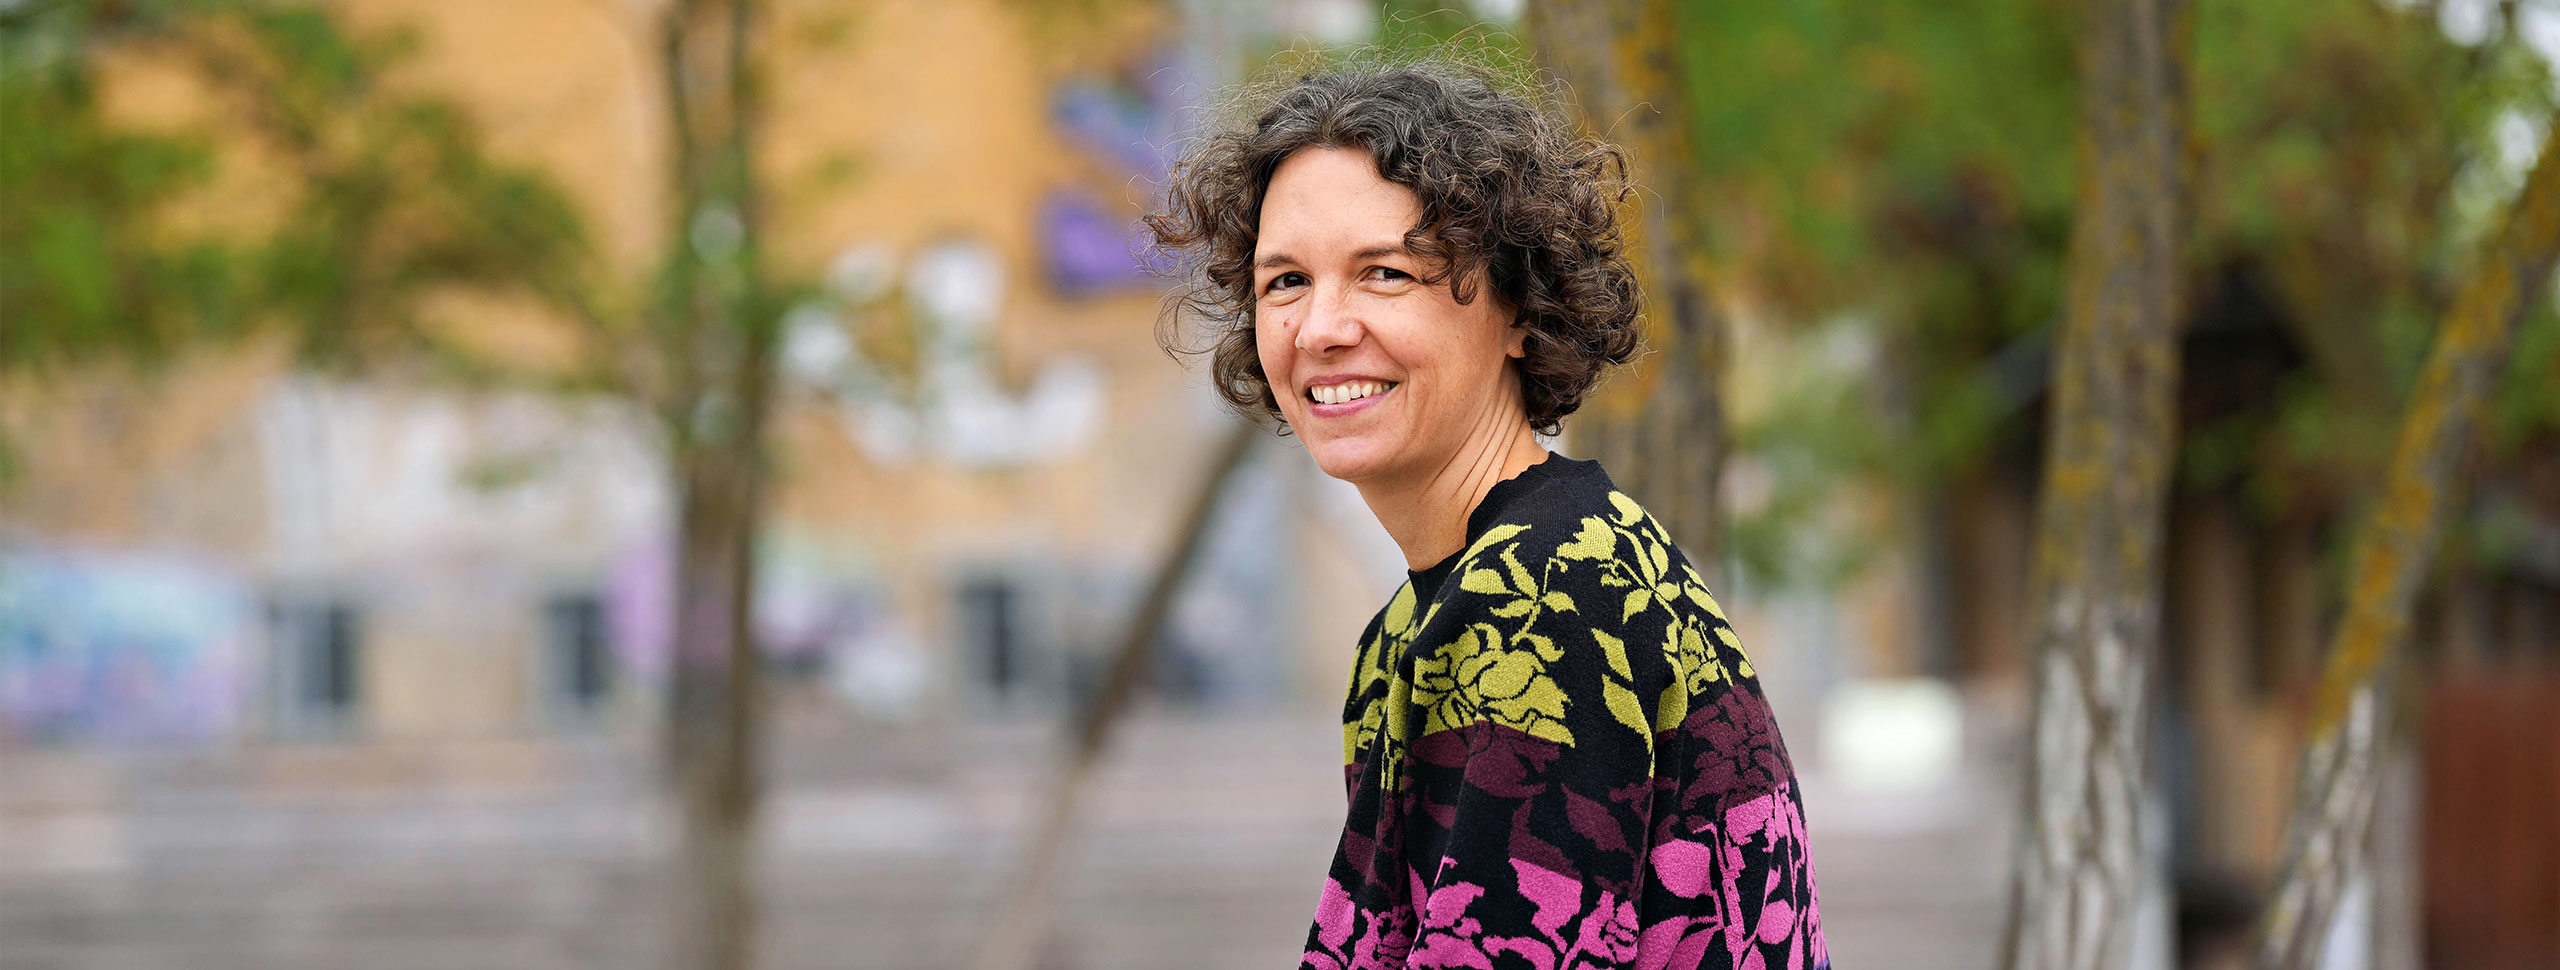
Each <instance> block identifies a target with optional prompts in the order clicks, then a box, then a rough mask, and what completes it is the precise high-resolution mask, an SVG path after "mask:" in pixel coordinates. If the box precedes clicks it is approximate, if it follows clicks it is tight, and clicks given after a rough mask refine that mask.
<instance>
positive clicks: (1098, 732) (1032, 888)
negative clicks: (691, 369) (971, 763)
mask: <svg viewBox="0 0 2560 970" xmlns="http://www.w3.org/2000/svg"><path fill="white" fill-rule="evenodd" d="M1260 437H1262V431H1261V429H1260V428H1259V427H1257V426H1255V425H1252V424H1243V423H1239V424H1237V425H1236V426H1235V428H1234V429H1233V430H1230V431H1229V432H1227V438H1226V441H1225V443H1224V444H1221V445H1219V446H1218V451H1217V453H1216V455H1215V456H1214V457H1212V458H1211V459H1210V460H1209V469H1208V471H1207V473H1206V474H1204V475H1203V476H1202V477H1201V479H1200V487H1199V490H1198V491H1196V492H1193V493H1192V497H1191V507H1190V509H1189V510H1188V511H1187V512H1186V513H1185V514H1184V515H1183V517H1182V522H1181V524H1180V525H1179V526H1178V527H1177V528H1178V531H1177V532H1176V533H1175V535H1174V540H1173V547H1172V548H1170V549H1167V550H1165V556H1164V559H1163V560H1162V561H1161V562H1159V563H1158V564H1157V565H1156V571H1155V578H1154V579H1153V580H1152V581H1151V582H1149V583H1148V584H1147V594H1146V597H1145V598H1144V599H1142V600H1139V601H1138V605H1137V608H1136V609H1135V611H1134V612H1132V613H1131V614H1130V615H1129V623H1128V625H1127V626H1126V627H1123V628H1122V631H1121V635H1120V644H1119V647H1118V648H1117V649H1115V650H1113V651H1112V653H1111V661H1110V666H1109V667H1108V668H1106V669H1105V671H1104V673H1103V677H1102V683H1101V684H1100V686H1098V687H1096V688H1095V689H1094V692H1093V694H1092V695H1091V696H1089V697H1086V698H1085V699H1084V700H1083V702H1082V703H1081V704H1079V705H1078V706H1077V709H1076V714H1075V720H1074V721H1072V722H1071V723H1069V724H1068V734H1067V738H1066V744H1065V748H1066V750H1065V752H1064V754H1063V756H1062V757H1060V758H1059V759H1058V760H1057V761H1056V762H1055V764H1056V765H1057V767H1056V768H1055V769H1054V773H1053V774H1051V775H1050V776H1049V778H1048V784H1047V785H1046V786H1045V787H1044V788H1043V789H1042V791H1043V792H1044V797H1043V798H1042V799H1041V803H1040V804H1041V805H1042V807H1043V809H1044V811H1043V812H1042V814H1041V819H1040V827H1039V828H1038V829H1037V830H1035V831H1034V832H1033V833H1032V834H1031V836H1030V839H1029V840H1028V846H1029V850H1030V851H1029V852H1028V853H1027V854H1025V855H1024V856H1023V857H1022V861H1021V862H1020V864H1019V865H1017V866H1016V867H1015V869H1014V874H1013V875H1012V876H1011V877H1010V878H1007V879H1006V880H1005V881H1004V882H1002V883H1001V884H1000V885H1002V886H1004V887H1005V891H1004V896H1003V898H1002V899H1001V900H999V901H998V903H997V905H996V916H995V920H994V922H993V924H992V925H991V926H990V927H989V928H988V931H987V933H986V935H985V936H984V937H983V938H981V940H980V942H979V946H978V953H977V958H976V960H975V961H974V962H973V963H972V964H971V966H972V967H975V968H976V970H1028V968H1030V967H1031V966H1032V965H1033V963H1032V960H1033V958H1034V957H1036V956H1038V954H1039V946H1040V938H1041V934H1042V931H1043V928H1044V924H1045V923H1046V921H1047V913H1048V892H1049V884H1050V883H1052V882H1055V881H1056V879H1057V870H1058V860H1059V859H1060V858H1061V857H1063V856H1065V855H1066V845H1067V839H1068V835H1069V830H1070V829H1071V828H1073V826H1074V823H1075V816H1076V807H1077V804H1078V802H1080V801H1081V800H1082V796H1083V794H1084V789H1085V785H1086V783H1087V782H1089V781H1090V780H1091V779H1092V776H1093V769H1094V766H1095V765H1096V764H1097V763H1099V762H1100V761H1101V760H1102V751H1103V748H1104V747H1105V746H1106V745H1107V744H1108V743H1109V741H1110V738H1111V729H1112V727H1113V726H1114V725H1115V724H1117V723H1118V722H1119V720H1120V717H1121V715H1122V714H1123V713H1125V712H1126V711H1127V710H1128V707H1129V702H1130V699H1131V698H1132V697H1134V696H1136V694H1137V685H1138V674H1139V672H1140V671H1143V670H1145V669H1146V661H1147V657H1148V655H1149V653H1150V652H1152V651H1153V649H1154V647H1155V643H1156V640H1157V639H1158V634H1159V633H1160V632H1161V631H1162V630H1163V629H1164V621H1165V618H1166V617H1167V616H1169V615H1171V614H1172V612H1173V597H1174V594H1175V593H1178V592H1181V590H1182V580H1183V579H1184V577H1187V576H1189V575H1190V574H1191V564H1192V563H1193V562H1194V561H1196V560H1198V559H1199V557H1200V549H1201V547H1202V546H1203V545H1204V544H1205V543H1206V541H1207V539H1208V536H1209V524H1210V522H1211V521H1213V520H1214V519H1215V517H1216V513H1217V510H1218V498H1219V496H1221V495H1224V494H1225V493H1226V483H1227V480H1228V479H1230V478H1233V477H1235V472H1236V469H1238V468H1240V467H1243V465H1244V461H1245V458H1246V457H1247V456H1249V455H1251V454H1252V452H1253V443H1254V441H1255V440H1256V439H1259V438H1260Z"/></svg>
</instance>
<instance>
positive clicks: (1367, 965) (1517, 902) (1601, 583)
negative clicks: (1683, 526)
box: [1300, 455, 1830, 970]
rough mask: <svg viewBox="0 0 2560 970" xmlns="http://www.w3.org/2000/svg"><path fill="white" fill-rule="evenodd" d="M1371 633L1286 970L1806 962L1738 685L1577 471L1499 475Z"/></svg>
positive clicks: (1750, 682)
mask: <svg viewBox="0 0 2560 970" xmlns="http://www.w3.org/2000/svg"><path fill="white" fill-rule="evenodd" d="M1467 535H1468V537H1469V542H1468V544H1467V547H1466V548H1465V549H1464V550H1462V551H1460V552H1459V553H1457V554H1455V555H1453V556H1451V557H1449V559H1448V560H1446V561H1444V562H1442V563H1439V564H1436V565H1434V566H1432V567H1431V568H1429V569H1426V570H1420V571H1416V572H1414V573H1412V574H1411V576H1410V577H1409V578H1408V580H1407V581H1406V582H1405V583H1404V584H1403V585H1402V586H1401V587H1399V588H1398V589H1397V590H1396V592H1395V594H1394V595H1393V596H1392V597H1390V598H1389V600H1388V601H1387V604H1386V606H1385V607H1384V608H1382V609H1380V610H1379V611H1378V614H1377V615H1376V616H1375V617H1373V618H1371V620H1370V622H1369V626H1368V629H1367V630H1366V631H1365V632H1364V633H1363V635H1362V638H1361V644H1360V650H1359V654H1358V657H1357V659H1356V660H1355V662H1354V664H1353V667H1352V671H1351V681H1350V685H1349V689H1348V696H1347V698H1346V700H1345V704H1344V708H1343V774H1344V783H1345V790H1346V793H1347V795H1348V796H1349V814H1348V816H1347V817H1346V819H1345V822H1344V826H1343V832H1342V838H1341V841H1340V843H1339V845H1338V847H1337V849H1336V851H1335V854H1334V858H1333V862H1332V866H1331V871H1330V872H1329V873H1328V875H1327V878H1326V880H1325V886H1324V891H1323V894H1322V896H1321V898H1320V899H1319V900H1318V903H1317V907H1316V914H1315V920H1314V925H1312V926H1311V927H1310V928H1309V930H1308V934H1307V945H1306V952H1305V956H1304V958H1303V959H1302V960H1301V963H1300V967H1301V970H1383V968H1407V967H1412V968H1422V967H1467V968H1478V970H1507V968H1536V970H1582V968H1593V970H1692V968H1718V970H1821V968H1826V967H1828V966H1829V965H1830V956H1829V953H1828V951H1827V949H1826V948H1825V947H1824V945H1823V939H1822V915H1821V906H1820V904H1819V903H1818V901H1817V897H1816V894H1815V891H1814V875H1813V862H1812V859H1811V857H1810V856H1809V855H1808V854H1807V852H1806V848H1805V844H1806V839H1805V825H1804V809H1803V803H1802V800H1801V798H1800V797H1799V795H1798V794H1797V792H1796V788H1795V773H1794V770H1793V768H1792V767H1790V765H1789V763H1788V760H1787V753H1786V746H1785V744H1784V743H1783V742H1782V741H1781V740H1780V738H1779V735H1778V729H1777V724H1776V722H1775V720H1774V719H1773V718H1772V717H1771V715H1770V712H1769V706H1768V703H1767V700H1766V698H1765V697H1763V696H1762V694H1761V691H1760V686H1759V681H1758V679H1757V678H1758V673H1757V671H1756V670H1754V669H1753V667H1752V666H1751V661H1750V659H1749V658H1748V657H1747V656H1745V655H1744V654H1743V651H1742V645H1741V642H1740V640H1739V639H1738V638H1737V637H1736V636H1735V635H1734V632H1733V627H1732V626H1731V624H1729V623H1727V622H1726V621H1725V617H1724V612H1723V609H1722V607H1720V606H1719V605H1718V604H1717V603H1716V601H1715V597H1714V596H1713V595H1712V594H1710V593H1709V592H1708V590H1707V587H1706V584H1705V583H1704V582H1703V581H1702V580H1701V579H1700V578H1699V575H1698V572H1697V570H1696V569H1694V568H1692V567H1691V566H1690V564H1689V562H1688V560H1687V557H1686V556H1685V555H1683V554H1682V553H1681V551H1680V550H1679V549H1678V547H1677V546H1675V545H1674V544H1673V543H1672V542H1671V541H1670V540H1669V539H1668V538H1667V537H1666V536H1665V535H1664V533H1663V531H1662V528H1661V526H1660V524H1659V523H1658V522H1656V521H1655V520H1654V518H1653V517H1652V516H1651V515H1650V514H1648V513H1647V512H1645V510H1644V509H1643V508H1642V507H1641V506H1639V505H1638V504H1637V503H1636V502H1635V501H1634V500H1633V499H1632V498H1629V497H1628V496H1627V495H1626V494H1625V493H1623V492H1620V491H1618V490H1617V489H1616V487H1615V486H1614V485H1612V484H1611V483H1610V481H1609V479H1608V476H1607V474H1606V473H1605V472H1603V471H1602V470H1601V469H1600V467H1599V465H1598V464H1597V463H1594V462H1588V461H1574V460H1571V459H1567V458H1564V457H1563V456H1560V455H1558V456H1550V457H1548V458H1547V459H1546V460H1544V461H1542V462H1540V463H1538V464H1536V465H1532V466H1530V467H1529V469H1528V470H1526V471H1524V472H1522V473H1521V474H1520V475H1519V476H1516V477H1514V478H1512V479H1509V480H1506V481H1504V482H1501V483H1499V484H1497V485H1496V486H1495V487H1494V488H1493V490H1492V491H1491V492H1489V493H1488V494H1487V495H1486V496H1485V499H1484V501H1483V502H1481V503H1480V504H1479V505H1478V507H1477V509H1476V511H1475V513H1474V514H1473V515H1471V516H1470V517H1469V521H1468V529H1467Z"/></svg>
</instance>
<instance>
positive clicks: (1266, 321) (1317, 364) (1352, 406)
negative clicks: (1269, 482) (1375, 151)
mask: <svg viewBox="0 0 2560 970" xmlns="http://www.w3.org/2000/svg"><path fill="white" fill-rule="evenodd" d="M1421 216H1422V205H1421V201H1420V200H1419V199H1418V198H1416V197H1415V196H1414V194H1413V190H1411V189H1408V188H1406V187H1404V186H1402V185H1398V184H1396V183H1393V182H1389V181H1387V180H1386V179H1384V178H1381V177H1379V175H1378V168H1377V164H1376V163H1375V162H1374V161H1372V160H1371V159H1370V158H1369V154H1368V153H1367V152H1366V151H1362V150H1359V149H1350V148H1306V149H1300V150H1299V151H1298V152H1297V153H1296V154H1293V155H1290V156H1289V157H1288V158H1286V159H1283V160H1282V161H1281V163H1280V167H1279V168H1278V169H1277V170H1275V171H1273V172H1272V174H1271V185H1270V187H1269V188H1268V189H1266V190H1265V191H1264V193H1263V201H1262V226H1261V229H1260V233H1259V235H1258V237H1257V238H1256V241H1255V246H1254V271H1253V285H1254V293H1255V301H1256V302H1255V308H1254V340H1255V344H1256V347H1257V349H1258V350H1259V351H1260V353H1261V358H1262V371H1263V375H1264V376H1265V377H1266V378H1268V379H1269V381H1270V384H1271V394H1272V397H1274V398H1276V399H1277V400H1278V401H1279V404H1280V414H1281V416H1282V417H1285V418H1287V419H1288V421H1289V427H1290V428H1291V429H1292V430H1293V431H1294V432H1295V433H1296V434H1297V436H1298V438H1299V440H1301V441H1304V442H1305V443H1306V447H1307V452H1308V454H1310V455H1312V456H1314V458H1315V460H1316V467H1318V468H1321V469H1323V470H1324V473H1325V474H1327V475H1331V476H1333V477H1335V478H1339V479H1342V480H1344V481H1351V482H1361V481H1372V480H1383V481H1404V480H1428V479H1429V477H1430V476H1431V475H1432V474H1433V473H1435V472H1437V471H1439V470H1440V469H1442V468H1444V467H1447V466H1448V465H1449V464H1450V463H1451V462H1452V461H1453V460H1455V459H1456V457H1457V456H1458V455H1459V453H1460V451H1461V450H1462V448H1463V447H1464V446H1465V445H1466V444H1467V442H1468V441H1470V440H1481V441H1486V442H1492V443H1494V445H1495V446H1496V447H1501V446H1502V445H1503V444H1505V443H1507V442H1509V441H1511V440H1512V437H1511V435H1513V434H1514V433H1515V432H1516V430H1517V429H1518V427H1519V426H1520V425H1521V424H1522V423H1524V422H1526V421H1527V420H1528V419H1527V417H1526V415H1525V413H1524V411H1523V408H1522V405H1521V402H1520V386H1519V378H1518V376H1517V373H1516V372H1515V371H1514V370H1513V368H1512V367H1511V366H1510V363H1511V359H1512V358H1515V357H1519V356H1521V355H1522V354H1523V353H1524V350H1523V341H1524V338H1525V336H1526V334H1525V331H1523V330H1522V329H1520V328H1518V327H1514V326H1512V325H1511V323H1512V312H1511V310H1510V308H1508V307H1506V306H1503V305H1502V300H1501V299H1500V297H1498V296H1497V295H1495V294H1494V293H1493V292H1492V290H1491V288H1490V287H1478V288H1477V290H1476V299H1475V301H1474V302H1473V303H1467V304H1461V303H1459V302H1458V301H1457V298H1456V297H1455V296H1454V295H1452V293H1451V291H1450V287H1449V285H1448V283H1446V282H1443V283H1442V284H1441V285H1438V286H1433V285H1429V284H1426V283H1423V282H1422V281H1421V279H1420V277H1421V276H1423V275H1424V274H1425V273H1428V272H1431V271H1433V270H1435V269H1437V267H1434V266H1432V265H1430V264H1428V263H1425V262H1424V261H1422V260H1421V259H1420V258H1418V257H1416V256H1414V255H1413V254H1412V253H1409V252H1406V251H1405V248H1404V234H1405V232H1406V231H1408V230H1410V229H1412V228H1413V227H1414V226H1415V225H1416V224H1417V223H1419V222H1420V221H1421Z"/></svg>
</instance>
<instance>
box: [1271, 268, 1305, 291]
mask: <svg viewBox="0 0 2560 970" xmlns="http://www.w3.org/2000/svg"><path fill="white" fill-rule="evenodd" d="M1306 282H1307V276H1306V274H1304V273H1295V272H1291V273H1282V274H1280V275H1278V276H1274V277H1272V278H1271V285H1269V286H1267V287H1264V289H1267V290H1277V289H1283V288H1286V287H1291V286H1303V285H1305V284H1306Z"/></svg>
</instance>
